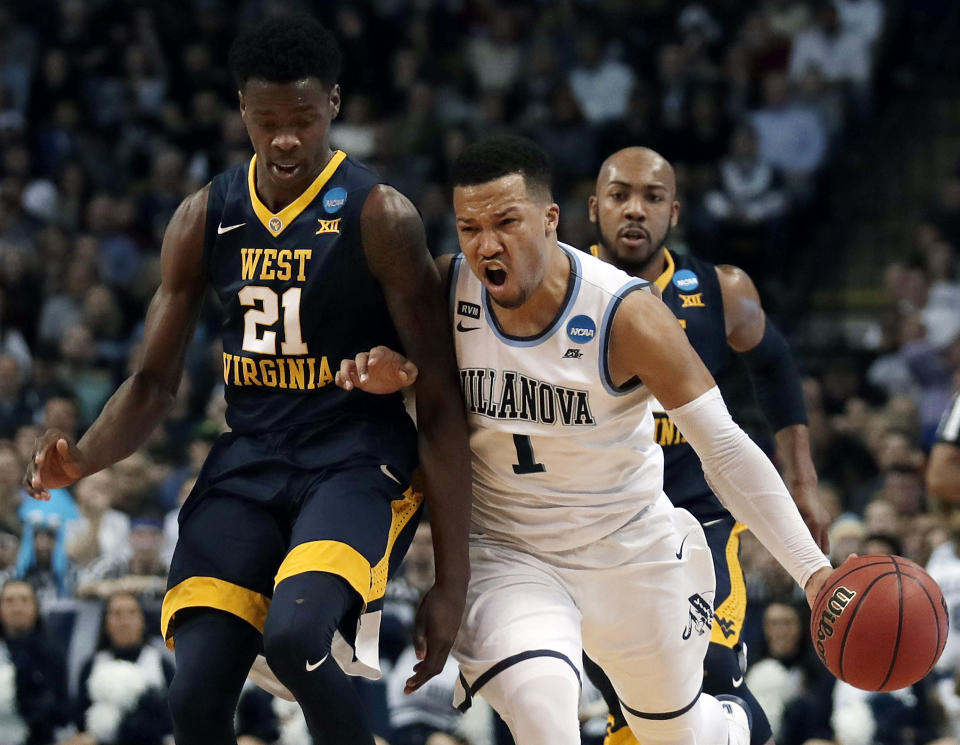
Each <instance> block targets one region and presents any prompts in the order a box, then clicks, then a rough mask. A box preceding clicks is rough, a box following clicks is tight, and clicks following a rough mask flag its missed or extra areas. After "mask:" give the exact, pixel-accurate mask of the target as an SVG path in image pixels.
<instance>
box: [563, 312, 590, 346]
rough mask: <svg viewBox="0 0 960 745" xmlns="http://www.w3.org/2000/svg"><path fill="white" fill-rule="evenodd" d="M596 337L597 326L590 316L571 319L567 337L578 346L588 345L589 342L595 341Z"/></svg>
mask: <svg viewBox="0 0 960 745" xmlns="http://www.w3.org/2000/svg"><path fill="white" fill-rule="evenodd" d="M596 335H597V324H595V323H594V322H593V319H592V318H590V316H576V317H575V318H571V319H570V322H569V323H568V324H567V336H569V337H570V340H571V341H575V342H576V343H577V344H586V343H587V342H588V341H593V337H595V336H596Z"/></svg>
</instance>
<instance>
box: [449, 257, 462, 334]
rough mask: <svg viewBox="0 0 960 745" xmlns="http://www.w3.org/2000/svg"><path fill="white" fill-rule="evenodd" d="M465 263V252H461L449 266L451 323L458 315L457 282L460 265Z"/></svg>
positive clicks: (451, 323)
mask: <svg viewBox="0 0 960 745" xmlns="http://www.w3.org/2000/svg"><path fill="white" fill-rule="evenodd" d="M461 264H463V254H462V253H459V254H457V255H456V256H454V257H453V259H452V260H451V261H450V266H448V267H447V276H446V283H447V297H448V298H449V299H450V325H451V326H452V325H453V321H454V319H455V318H456V317H457V283H458V281H459V279H460V266H461Z"/></svg>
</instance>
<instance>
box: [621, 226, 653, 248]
mask: <svg viewBox="0 0 960 745" xmlns="http://www.w3.org/2000/svg"><path fill="white" fill-rule="evenodd" d="M649 238H650V236H649V234H648V233H647V231H646V230H644V229H643V228H627V229H626V230H621V231H620V240H622V241H623V242H624V243H626V244H627V245H630V246H636V245H638V244H639V243H640V242H641V241H646V240H649Z"/></svg>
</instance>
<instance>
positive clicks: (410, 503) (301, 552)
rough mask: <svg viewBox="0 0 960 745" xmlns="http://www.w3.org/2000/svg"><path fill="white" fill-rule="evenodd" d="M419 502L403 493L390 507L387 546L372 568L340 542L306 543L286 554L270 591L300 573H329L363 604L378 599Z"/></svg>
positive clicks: (420, 498) (417, 495)
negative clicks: (341, 580) (399, 538)
mask: <svg viewBox="0 0 960 745" xmlns="http://www.w3.org/2000/svg"><path fill="white" fill-rule="evenodd" d="M422 501H423V495H422V494H420V493H419V492H415V491H413V489H407V491H405V492H404V494H403V497H402V498H401V499H395V500H393V501H392V502H391V503H390V506H391V509H392V510H393V516H392V517H391V519H390V532H389V533H388V534H387V546H386V549H385V551H384V555H383V558H381V559H380V561H378V562H377V563H376V565H374V566H372V567H371V566H370V562H369V561H367V559H366V558H364V556H363V555H362V554H361V553H360V552H359V551H357V550H356V549H355V548H353V547H352V546H349V545H347V544H346V543H342V542H341V541H309V542H308V543H301V544H300V545H299V546H294V547H293V548H292V549H291V550H290V553H288V554H287V556H286V558H285V559H284V560H283V562H282V563H281V564H280V568H279V569H278V570H277V576H276V579H275V581H274V587H276V586H277V585H279V584H280V583H281V582H282V581H283V580H285V579H287V578H289V577H293V576H294V575H297V574H303V573H304V572H330V573H331V574H336V575H337V576H339V577H343V578H344V579H345V580H346V581H347V582H348V583H349V584H350V586H351V587H352V588H353V589H354V590H356V591H357V594H358V595H359V596H360V597H361V598H363V602H364V603H370V602H372V601H374V600H378V599H379V598H382V597H383V595H384V593H385V592H386V589H387V573H388V572H389V570H390V554H391V552H392V551H393V546H394V544H395V543H396V541H397V536H399V535H400V532H401V531H402V530H403V529H404V527H405V526H406V525H407V523H409V522H410V518H412V517H413V516H414V515H415V514H416V512H417V509H418V508H419V507H420V503H421V502H422Z"/></svg>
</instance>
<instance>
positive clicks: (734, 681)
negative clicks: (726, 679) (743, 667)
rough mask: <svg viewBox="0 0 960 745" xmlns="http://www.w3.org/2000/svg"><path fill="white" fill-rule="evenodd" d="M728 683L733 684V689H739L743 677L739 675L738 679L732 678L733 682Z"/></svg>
mask: <svg viewBox="0 0 960 745" xmlns="http://www.w3.org/2000/svg"><path fill="white" fill-rule="evenodd" d="M730 682H731V683H733V687H734V688H739V687H740V686H742V685H743V676H742V675H741V676H740V677H739V678H733V680H731V681H730Z"/></svg>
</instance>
